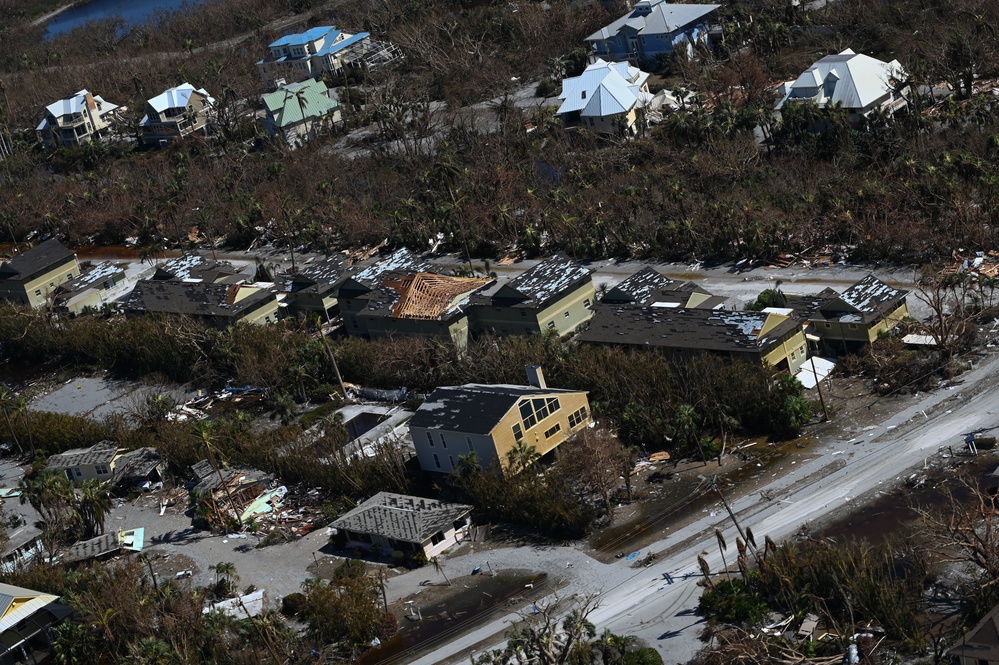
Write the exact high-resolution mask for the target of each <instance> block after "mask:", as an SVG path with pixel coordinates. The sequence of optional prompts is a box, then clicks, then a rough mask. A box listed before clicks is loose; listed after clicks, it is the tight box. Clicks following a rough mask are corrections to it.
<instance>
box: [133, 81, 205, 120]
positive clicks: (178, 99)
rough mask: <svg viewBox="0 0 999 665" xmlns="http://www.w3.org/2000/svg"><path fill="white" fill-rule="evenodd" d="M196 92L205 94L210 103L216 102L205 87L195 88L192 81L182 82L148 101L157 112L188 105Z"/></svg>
mask: <svg viewBox="0 0 999 665" xmlns="http://www.w3.org/2000/svg"><path fill="white" fill-rule="evenodd" d="M194 93H199V94H202V95H204V96H205V98H206V99H207V101H208V103H209V104H214V103H215V99H214V98H213V97H212V96H211V95H209V94H208V91H207V90H205V89H204V88H195V87H194V86H193V85H191V84H190V83H181V84H180V85H178V86H177V87H175V88H170V89H169V90H165V91H163V92H161V93H160V94H158V95H156V96H155V97H153V98H152V99H150V100H149V102H147V103H148V104H149V105H150V106H152V107H153V110H155V111H156V112H157V113H162V112H163V111H165V110H167V109H175V108H182V107H185V106H187V103H188V101H189V100H190V99H191V96H192V95H193V94H194Z"/></svg>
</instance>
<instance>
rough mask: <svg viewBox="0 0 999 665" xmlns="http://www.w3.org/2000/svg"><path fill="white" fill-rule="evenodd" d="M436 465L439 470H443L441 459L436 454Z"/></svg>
mask: <svg viewBox="0 0 999 665" xmlns="http://www.w3.org/2000/svg"><path fill="white" fill-rule="evenodd" d="M434 465H435V466H436V467H437V468H438V469H439V468H441V458H440V457H437V454H436V453H435V454H434Z"/></svg>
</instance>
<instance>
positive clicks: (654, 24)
mask: <svg viewBox="0 0 999 665" xmlns="http://www.w3.org/2000/svg"><path fill="white" fill-rule="evenodd" d="M719 7H721V5H677V4H672V3H667V2H664V1H663V0H658V1H655V0H651V1H647V2H642V1H640V2H637V3H635V7H634V8H633V9H632V10H631V11H630V12H628V13H627V14H625V15H624V16H622V17H621V18H619V19H617V20H616V21H614V22H613V23H610V24H608V25H607V26H605V27H603V28H601V29H600V30H598V31H597V32H595V33H593V34H592V35H590V36H589V37H587V38H586V41H600V40H603V39H610V38H613V37H615V36H616V35H617V34H618V33H620V32H622V31H626V32H629V33H631V34H639V35H667V34H670V33H672V32H675V31H677V30H679V29H680V28H683V27H685V26H687V25H690V24H691V23H695V22H696V21H699V20H701V19H703V18H704V17H705V16H707V15H708V14H710V13H711V12H713V11H715V10H716V9H718V8H719Z"/></svg>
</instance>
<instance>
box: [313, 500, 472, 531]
mask: <svg viewBox="0 0 999 665" xmlns="http://www.w3.org/2000/svg"><path fill="white" fill-rule="evenodd" d="M470 512H472V507H471V506H466V505H464V504H460V503H446V502H444V501H437V500H434V499H425V498H423V497H418V496H407V495H405V494H394V493H392V492H379V493H378V494H376V495H374V496H373V497H371V498H370V499H368V500H367V501H365V502H364V503H362V504H361V505H359V506H358V507H357V508H354V509H353V510H351V511H350V512H348V513H347V514H345V515H344V516H342V517H340V518H339V519H337V520H334V522H333V524H332V525H331V526H333V527H334V528H336V529H344V530H346V531H353V532H355V533H367V534H371V535H377V536H384V537H386V538H391V539H392V540H400V541H404V542H410V543H422V542H424V541H425V540H427V539H428V538H430V537H431V536H433V535H434V534H435V533H437V532H438V531H442V530H446V529H448V528H451V526H452V524H453V523H454V522H455V521H456V520H458V519H461V518H462V517H464V516H466V515H468V514H469V513H470Z"/></svg>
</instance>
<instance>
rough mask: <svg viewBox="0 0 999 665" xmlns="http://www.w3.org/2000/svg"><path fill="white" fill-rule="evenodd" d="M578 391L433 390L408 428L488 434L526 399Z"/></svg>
mask: <svg viewBox="0 0 999 665" xmlns="http://www.w3.org/2000/svg"><path fill="white" fill-rule="evenodd" d="M579 392H582V391H578V390H559V389H556V388H536V387H534V386H511V385H504V384H499V385H483V384H477V383H470V384H466V385H464V386H443V387H441V388H437V389H436V390H434V392H432V393H431V394H430V396H429V397H428V398H427V399H426V401H425V402H423V404H421V405H420V408H418V409H417V410H416V413H414V414H413V417H412V418H410V419H409V426H410V427H422V428H424V429H437V430H444V431H447V432H462V433H465V434H489V433H490V432H491V431H493V428H494V427H496V425H497V424H498V423H499V421H500V420H502V419H503V416H505V415H506V414H507V413H508V412H509V411H510V409H512V408H514V407H516V406H517V403H518V402H519V401H520V400H521V399H523V398H525V397H538V396H542V395H564V394H572V393H579Z"/></svg>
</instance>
